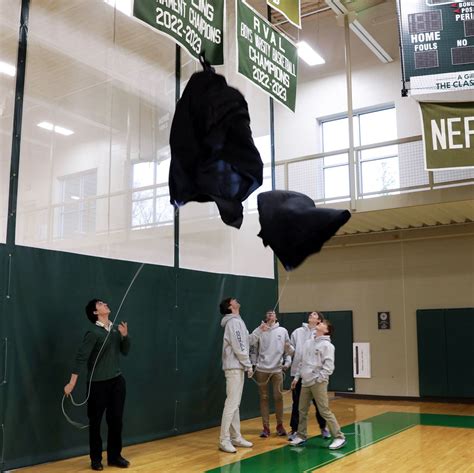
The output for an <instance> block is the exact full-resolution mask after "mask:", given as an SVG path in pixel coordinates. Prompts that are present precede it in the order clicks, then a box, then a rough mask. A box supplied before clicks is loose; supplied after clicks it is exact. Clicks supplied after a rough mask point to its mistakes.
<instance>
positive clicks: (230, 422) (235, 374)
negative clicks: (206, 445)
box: [220, 369, 244, 442]
mask: <svg viewBox="0 0 474 473" xmlns="http://www.w3.org/2000/svg"><path fill="white" fill-rule="evenodd" d="M224 374H225V381H226V393H227V398H226V400H225V404H224V412H223V413H222V422H221V435H220V441H221V442H223V441H225V440H236V439H239V438H240V437H241V434H240V410H239V407H240V401H241V399H242V391H243V389H244V370H239V369H232V370H224Z"/></svg>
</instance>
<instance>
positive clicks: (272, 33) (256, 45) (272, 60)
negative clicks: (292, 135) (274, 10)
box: [236, 0, 298, 112]
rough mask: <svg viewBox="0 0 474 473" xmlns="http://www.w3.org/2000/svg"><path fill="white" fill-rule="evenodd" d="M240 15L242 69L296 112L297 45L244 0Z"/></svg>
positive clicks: (238, 46) (238, 6) (239, 51)
mask: <svg viewBox="0 0 474 473" xmlns="http://www.w3.org/2000/svg"><path fill="white" fill-rule="evenodd" d="M236 17H237V28H236V31H237V51H238V52H237V54H238V72H239V73H240V74H242V75H243V76H244V77H246V78H247V79H248V80H250V81H251V82H253V83H254V84H255V85H257V86H258V87H260V88H261V89H262V90H263V91H264V92H267V93H268V94H269V95H270V96H272V97H273V98H274V99H275V100H278V102H280V103H281V104H283V105H285V106H286V107H288V108H289V109H290V110H291V111H292V112H294V111H295V104H296V83H297V66H298V52H297V49H296V45H295V44H294V43H292V42H291V41H290V40H289V39H288V38H287V37H286V36H284V35H283V34H282V33H280V32H279V31H277V30H275V29H274V28H273V27H272V25H271V23H269V22H268V21H267V20H265V19H264V18H263V17H262V16H261V15H259V14H258V13H257V12H256V11H255V10H254V9H253V8H251V7H249V6H248V5H247V4H246V3H245V2H243V1H241V0H237V15H236Z"/></svg>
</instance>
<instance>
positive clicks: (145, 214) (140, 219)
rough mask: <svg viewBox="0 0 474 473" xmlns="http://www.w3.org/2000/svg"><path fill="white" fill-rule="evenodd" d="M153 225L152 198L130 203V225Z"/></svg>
mask: <svg viewBox="0 0 474 473" xmlns="http://www.w3.org/2000/svg"><path fill="white" fill-rule="evenodd" d="M145 225H146V226H152V225H153V199H148V200H140V201H138V202H133V203H132V227H138V226H145Z"/></svg>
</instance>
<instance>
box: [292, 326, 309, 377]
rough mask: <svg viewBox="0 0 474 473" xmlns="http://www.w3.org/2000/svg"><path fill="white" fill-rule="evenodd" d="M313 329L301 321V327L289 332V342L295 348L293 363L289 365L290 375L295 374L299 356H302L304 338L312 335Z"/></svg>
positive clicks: (299, 360) (306, 338) (299, 359)
mask: <svg viewBox="0 0 474 473" xmlns="http://www.w3.org/2000/svg"><path fill="white" fill-rule="evenodd" d="M314 331H315V329H312V328H310V326H309V325H308V324H307V323H303V325H302V326H301V327H298V328H297V329H296V330H294V331H293V333H292V334H291V344H292V345H293V347H294V349H295V353H294V355H293V363H292V365H291V376H296V372H297V370H298V365H299V364H300V362H301V357H302V356H303V347H304V344H305V342H306V340H309V339H310V338H311V336H314Z"/></svg>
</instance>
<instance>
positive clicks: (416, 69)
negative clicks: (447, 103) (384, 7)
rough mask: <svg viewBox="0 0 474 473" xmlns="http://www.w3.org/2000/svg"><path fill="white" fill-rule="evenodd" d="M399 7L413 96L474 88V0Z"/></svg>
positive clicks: (430, 0) (415, 0)
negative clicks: (415, 94)
mask: <svg viewBox="0 0 474 473" xmlns="http://www.w3.org/2000/svg"><path fill="white" fill-rule="evenodd" d="M397 6H398V10H399V18H400V31H401V36H402V37H401V44H402V61H403V66H404V80H405V82H410V89H411V91H412V94H414V93H427V92H439V91H445V90H447V89H449V90H459V89H471V88H473V89H474V0H472V1H466V2H461V1H452V0H451V1H446V0H398V2H397ZM418 89H423V90H422V91H421V90H418Z"/></svg>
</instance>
